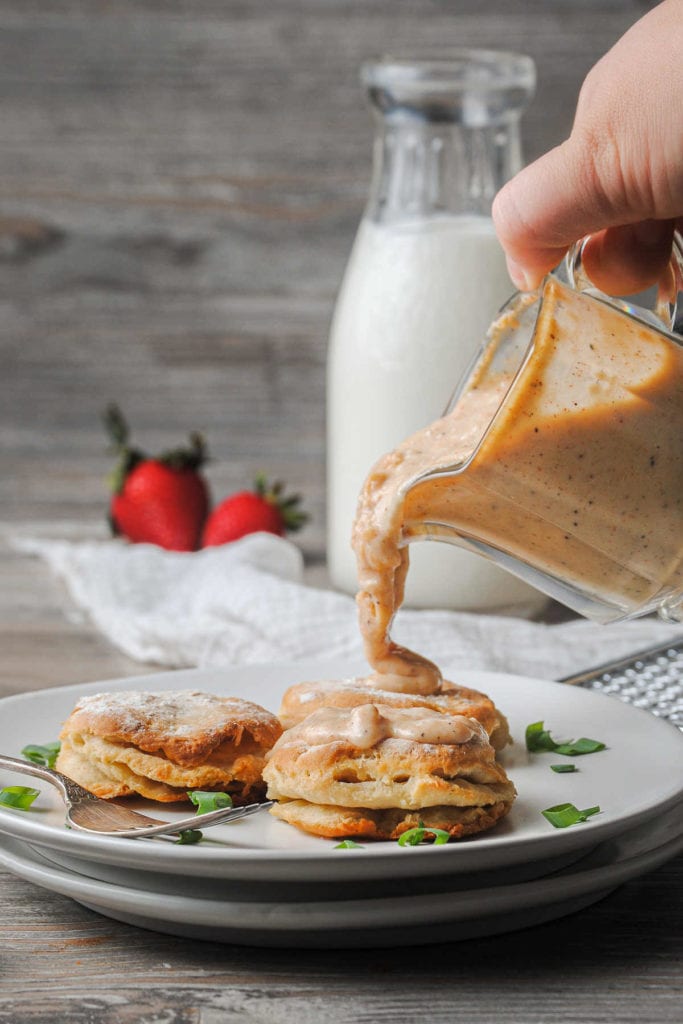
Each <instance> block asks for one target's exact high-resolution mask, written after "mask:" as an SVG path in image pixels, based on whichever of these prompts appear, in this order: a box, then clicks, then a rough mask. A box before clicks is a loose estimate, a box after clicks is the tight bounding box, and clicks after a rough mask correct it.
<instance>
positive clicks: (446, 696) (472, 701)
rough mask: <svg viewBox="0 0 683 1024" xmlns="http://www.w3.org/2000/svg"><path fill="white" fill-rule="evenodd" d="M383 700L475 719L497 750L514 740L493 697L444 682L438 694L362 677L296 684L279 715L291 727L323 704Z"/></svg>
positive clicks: (362, 702)
mask: <svg viewBox="0 0 683 1024" xmlns="http://www.w3.org/2000/svg"><path fill="white" fill-rule="evenodd" d="M374 702H381V703H383V704H390V705H391V706H392V707H397V708H407V707H423V708H431V709H432V710H434V711H443V712H445V713H446V714H449V715H465V716H466V717H467V718H475V719H476V720H477V721H478V722H481V724H482V725H483V726H484V728H485V729H486V732H487V733H488V736H489V742H490V743H491V746H492V747H493V748H494V750H502V749H503V747H505V746H506V745H507V744H508V743H511V742H512V740H511V739H510V729H509V726H508V722H507V719H506V718H505V715H503V714H501V712H500V711H499V710H498V708H497V707H496V706H495V704H494V703H493V701H492V700H491V698H490V697H487V696H486V694H485V693H479V691H478V690H471V689H469V688H468V687H465V686H456V685H455V684H454V683H448V682H445V683H444V684H443V688H442V689H441V690H440V691H439V693H434V694H428V695H426V696H425V695H422V694H416V693H396V692H394V691H389V690H380V689H378V688H376V687H372V686H370V685H369V684H367V683H366V682H364V681H363V679H345V680H342V681H336V680H335V681H325V682H320V683H296V684H295V685H294V686H290V687H289V689H288V690H287V691H286V692H285V694H284V696H283V698H282V704H281V706H280V711H279V712H278V717H279V719H280V721H281V722H282V725H283V726H284V728H285V729H291V728H292V726H294V725H296V724H297V722H300V721H302V719H304V718H306V716H307V715H310V714H311V713H312V712H313V711H317V710H318V708H322V707H346V708H350V707H355V706H356V705H359V704H367V703H374Z"/></svg>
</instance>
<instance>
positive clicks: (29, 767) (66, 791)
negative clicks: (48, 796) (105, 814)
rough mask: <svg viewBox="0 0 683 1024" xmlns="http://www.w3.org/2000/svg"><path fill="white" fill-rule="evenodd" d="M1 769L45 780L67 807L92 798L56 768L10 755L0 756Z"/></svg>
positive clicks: (90, 794)
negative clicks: (57, 791) (50, 784)
mask: <svg viewBox="0 0 683 1024" xmlns="http://www.w3.org/2000/svg"><path fill="white" fill-rule="evenodd" d="M0 768H7V770H8V771H10V772H21V774H22V775H34V776H35V777H36V778H37V779H44V780H45V781H46V782H51V783H52V785H53V786H55V787H56V788H57V789H58V790H59V792H60V794H61V796H62V797H63V799H64V801H65V802H66V804H67V806H70V805H71V803H72V802H73V801H75V800H82V799H83V798H84V797H92V793H88V791H87V790H86V789H83V787H82V786H79V785H78V784H77V783H76V782H73V781H72V780H71V779H67V777H66V775H62V773H61V772H56V771H55V770H54V768H47V767H45V766H44V765H41V764H34V763H33V761H22V760H21V758H19V757H10V756H9V754H0Z"/></svg>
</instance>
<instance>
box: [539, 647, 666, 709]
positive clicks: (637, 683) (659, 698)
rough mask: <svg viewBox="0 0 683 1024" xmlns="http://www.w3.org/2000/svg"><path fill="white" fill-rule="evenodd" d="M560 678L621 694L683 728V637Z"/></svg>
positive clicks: (634, 704) (621, 696) (620, 697)
mask: <svg viewBox="0 0 683 1024" xmlns="http://www.w3.org/2000/svg"><path fill="white" fill-rule="evenodd" d="M558 681H559V682H560V683H569V684H570V685H573V686H584V687H585V688H586V689H587V690H597V691H598V692H599V693H607V694H609V695H610V696H613V697H618V698H619V700H623V701H625V702H626V703H627V704H633V706H634V707H636V708H645V710H646V711H651V712H652V714H653V715H657V716H658V717H659V718H665V719H667V721H669V722H671V724H672V725H676V726H678V728H679V729H683V637H681V638H680V639H678V640H675V641H674V642H673V643H669V644H661V645H660V646H659V647H650V648H648V649H647V650H645V651H638V653H637V654H631V655H629V656H628V657H627V658H622V659H621V660H619V661H612V662H608V663H607V664H605V665H598V666H597V668H591V669H588V670H587V671H585V672H579V673H578V674H577V675H573V676H566V677H565V678H564V679H560V680H558Z"/></svg>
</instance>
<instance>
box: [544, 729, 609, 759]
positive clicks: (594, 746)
mask: <svg viewBox="0 0 683 1024" xmlns="http://www.w3.org/2000/svg"><path fill="white" fill-rule="evenodd" d="M525 738H526V749H527V750H528V751H530V752H531V753H532V754H544V753H550V754H565V755H566V756H567V757H578V756H579V755H580V754H595V753H597V751H598V750H604V749H605V744H604V743H601V742H600V741H599V740H589V739H588V738H587V737H586V736H582V737H581V738H580V739H578V740H567V741H565V742H564V743H556V742H555V740H554V739H553V738H552V736H551V735H550V733H549V732H548V730H547V729H546V728H544V725H543V722H532V723H531V725H527V727H526V737H525Z"/></svg>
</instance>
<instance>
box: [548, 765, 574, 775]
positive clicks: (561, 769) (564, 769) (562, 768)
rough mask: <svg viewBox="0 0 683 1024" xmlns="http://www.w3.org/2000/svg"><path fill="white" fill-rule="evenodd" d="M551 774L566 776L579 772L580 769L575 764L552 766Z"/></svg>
mask: <svg viewBox="0 0 683 1024" xmlns="http://www.w3.org/2000/svg"><path fill="white" fill-rule="evenodd" d="M550 770H551V772H557V773H558V775H566V774H568V773H569V772H578V770H579V769H578V768H577V767H576V765H575V764H551V765H550Z"/></svg>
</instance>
